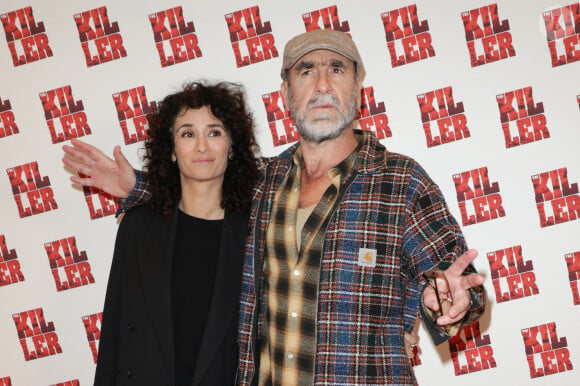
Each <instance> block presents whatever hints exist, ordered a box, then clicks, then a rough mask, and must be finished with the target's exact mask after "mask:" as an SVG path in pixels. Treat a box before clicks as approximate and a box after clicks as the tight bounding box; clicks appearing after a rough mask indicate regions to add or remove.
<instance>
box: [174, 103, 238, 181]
mask: <svg viewBox="0 0 580 386" xmlns="http://www.w3.org/2000/svg"><path fill="white" fill-rule="evenodd" d="M173 143H174V149H173V154H172V156H171V158H172V160H173V161H174V162H175V161H177V165H178V167H179V173H180V176H181V184H182V185H184V184H186V183H192V182H193V183H204V182H219V183H220V184H221V183H223V178H224V173H225V171H226V167H227V165H228V156H229V154H230V148H231V144H232V141H231V138H230V136H229V134H228V132H227V131H226V129H225V127H224V125H223V123H222V121H220V120H219V119H218V118H216V117H215V116H214V115H213V114H212V113H211V111H210V109H209V108H208V107H207V106H203V107H201V108H199V109H184V110H182V111H181V112H180V113H179V115H178V116H177V118H176V119H175V124H174V125H173Z"/></svg>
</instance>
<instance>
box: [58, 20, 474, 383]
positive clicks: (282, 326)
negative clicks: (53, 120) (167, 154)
mask: <svg viewBox="0 0 580 386" xmlns="http://www.w3.org/2000/svg"><path fill="white" fill-rule="evenodd" d="M364 75H365V69H364V65H363V62H362V60H361V58H360V55H359V53H358V50H357V48H356V46H355V45H354V43H353V41H352V40H351V38H350V37H349V36H348V35H346V34H344V33H342V32H337V31H330V30H316V31H311V32H307V33H305V34H302V35H298V36H296V37H295V38H293V39H292V40H290V41H289V42H288V43H287V45H286V47H285V50H284V57H283V64H282V70H281V77H282V80H283V83H282V88H281V90H282V95H283V98H284V101H285V104H286V106H287V107H288V109H289V110H290V112H291V115H292V117H293V119H294V121H295V124H296V128H297V130H298V133H299V143H298V144H296V145H295V146H293V147H291V148H290V149H288V150H287V151H285V152H284V153H282V154H281V155H279V156H277V157H273V158H271V159H269V160H266V161H265V163H264V170H263V177H262V180H261V181H260V182H259V183H258V185H257V188H256V189H255V195H254V198H253V202H252V213H251V224H250V226H251V228H250V229H253V231H252V232H251V235H250V237H249V240H248V246H247V253H246V261H245V268H244V275H243V283H242V295H241V302H240V307H241V309H240V325H239V328H240V336H239V343H240V358H239V370H238V383H239V384H241V385H254V384H257V385H267V384H279V385H292V384H300V385H303V384H326V385H335V384H349V385H351V384H352V385H354V384H377V385H379V384H380V385H384V384H415V383H416V380H415V378H414V375H413V370H412V367H411V364H410V362H409V360H408V359H407V357H406V354H405V349H404V331H405V330H407V331H408V330H409V318H414V316H415V315H416V312H414V310H416V308H417V306H415V307H413V306H412V305H414V304H415V305H417V303H419V302H420V303H421V306H420V307H418V308H419V309H420V313H421V316H422V319H423V320H424V322H425V325H426V326H427V329H428V330H429V332H430V333H431V335H432V336H433V339H434V341H435V343H440V342H442V341H444V340H445V339H447V338H448V337H450V336H452V335H454V334H455V333H456V332H457V331H458V329H459V328H460V327H461V326H463V325H465V324H469V323H471V322H473V321H474V320H475V319H477V317H479V316H480V315H481V313H482V312H483V311H484V308H485V292H484V290H483V287H482V286H481V284H482V283H483V277H482V276H481V275H478V274H474V273H473V272H474V269H473V267H472V266H471V262H472V261H473V259H474V258H475V257H476V255H477V253H476V252H475V251H473V250H470V251H467V252H466V251H465V250H466V245H465V241H464V239H463V236H462V234H461V231H460V229H459V226H458V225H457V223H456V222H455V220H454V219H453V217H452V216H451V214H450V213H449V211H448V209H447V207H446V205H445V201H444V199H443V197H442V195H441V193H440V191H439V189H438V187H437V186H436V185H435V184H434V183H433V182H432V181H431V180H430V178H429V177H428V175H427V174H426V173H425V171H424V170H423V169H422V168H421V167H420V166H419V165H418V164H417V163H416V162H414V161H413V160H412V159H410V158H408V157H405V156H402V155H398V154H394V153H390V152H388V151H387V150H386V149H385V148H384V147H383V146H382V145H381V144H380V143H379V142H378V141H377V139H376V138H375V137H374V136H373V135H372V134H370V133H369V132H361V131H359V130H355V129H356V121H355V117H356V111H357V107H358V106H359V105H360V99H359V98H360V91H359V90H360V88H361V86H362V82H363V79H364ZM75 144H78V142H77V143H75ZM79 146H82V145H79ZM65 149H66V148H65ZM69 151H70V148H69ZM85 151H87V152H90V151H93V150H91V149H90V148H85ZM67 152H68V151H67ZM71 154H73V155H78V153H77V154H74V152H71ZM114 154H115V158H116V162H115V163H113V162H112V161H110V162H109V163H108V164H106V165H105V166H103V163H102V154H96V155H95V154H93V156H86V157H85V162H84V164H83V163H75V162H71V161H68V163H67V162H65V163H67V164H68V165H69V166H72V167H73V168H75V169H77V170H80V171H81V172H83V173H85V174H88V175H91V177H93V173H92V171H93V170H95V169H98V168H99V167H101V166H102V167H103V168H109V169H111V170H112V171H111V173H112V175H114V178H113V179H112V180H110V179H106V180H102V179H101V177H100V175H98V173H96V174H94V177H93V178H88V179H79V178H73V181H75V182H78V183H82V184H85V185H91V186H98V187H101V188H105V190H107V191H109V192H110V193H113V194H116V191H115V189H117V191H118V192H120V193H123V192H125V194H126V191H127V187H130V186H132V185H133V181H134V179H135V177H134V176H133V174H132V170H131V167H130V166H129V165H128V163H127V162H126V161H125V160H124V159H123V158H122V155H121V154H120V150H119V148H118V147H117V148H116V149H115V153H114ZM95 160H97V161H95ZM95 162H96V163H95ZM128 175H130V177H127V176H128ZM139 181H141V180H140V179H138V182H139ZM119 186H124V187H125V188H124V189H120V188H119ZM136 192H139V189H137V191H136ZM119 195H121V194H119ZM137 196H138V195H137ZM132 197H133V198H135V197H136V195H135V194H134V193H132ZM417 289H420V290H422V292H419V291H418V290H417ZM436 290H438V291H437V292H436ZM409 310H411V311H409Z"/></svg>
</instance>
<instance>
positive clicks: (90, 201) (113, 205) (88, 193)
mask: <svg viewBox="0 0 580 386" xmlns="http://www.w3.org/2000/svg"><path fill="white" fill-rule="evenodd" d="M79 176H80V177H84V175H83V174H81V173H79ZM83 193H84V195H85V201H86V202H87V207H88V208H89V214H90V216H91V220H96V219H98V218H102V217H105V216H111V215H114V214H115V213H116V212H117V210H118V209H119V204H118V203H117V200H116V198H115V197H113V196H111V195H110V194H109V193H105V192H104V191H102V190H100V189H97V188H93V187H88V186H83Z"/></svg>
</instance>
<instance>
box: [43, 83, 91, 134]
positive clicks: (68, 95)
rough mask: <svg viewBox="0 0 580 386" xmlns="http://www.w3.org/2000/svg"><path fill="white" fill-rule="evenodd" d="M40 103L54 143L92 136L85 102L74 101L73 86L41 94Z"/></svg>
mask: <svg viewBox="0 0 580 386" xmlns="http://www.w3.org/2000/svg"><path fill="white" fill-rule="evenodd" d="M40 101H41V102H42V108H43V110H44V118H45V119H46V124H47V125H48V129H49V130H50V138H51V139H52V143H59V142H64V141H68V140H69V139H72V138H79V137H83V136H85V135H87V134H91V128H90V127H89V123H88V122H87V115H86V114H85V112H84V107H83V101H75V100H74V98H73V95H72V89H71V86H64V87H60V88H57V89H54V90H50V91H46V92H43V93H40Z"/></svg>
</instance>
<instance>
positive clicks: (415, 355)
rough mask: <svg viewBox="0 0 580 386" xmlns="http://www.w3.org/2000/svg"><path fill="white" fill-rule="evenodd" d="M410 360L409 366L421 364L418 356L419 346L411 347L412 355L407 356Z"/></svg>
mask: <svg viewBox="0 0 580 386" xmlns="http://www.w3.org/2000/svg"><path fill="white" fill-rule="evenodd" d="M409 359H410V360H411V366H413V367H415V366H420V365H421V357H420V356H419V347H417V346H415V347H413V356H412V357H411V358H409Z"/></svg>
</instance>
